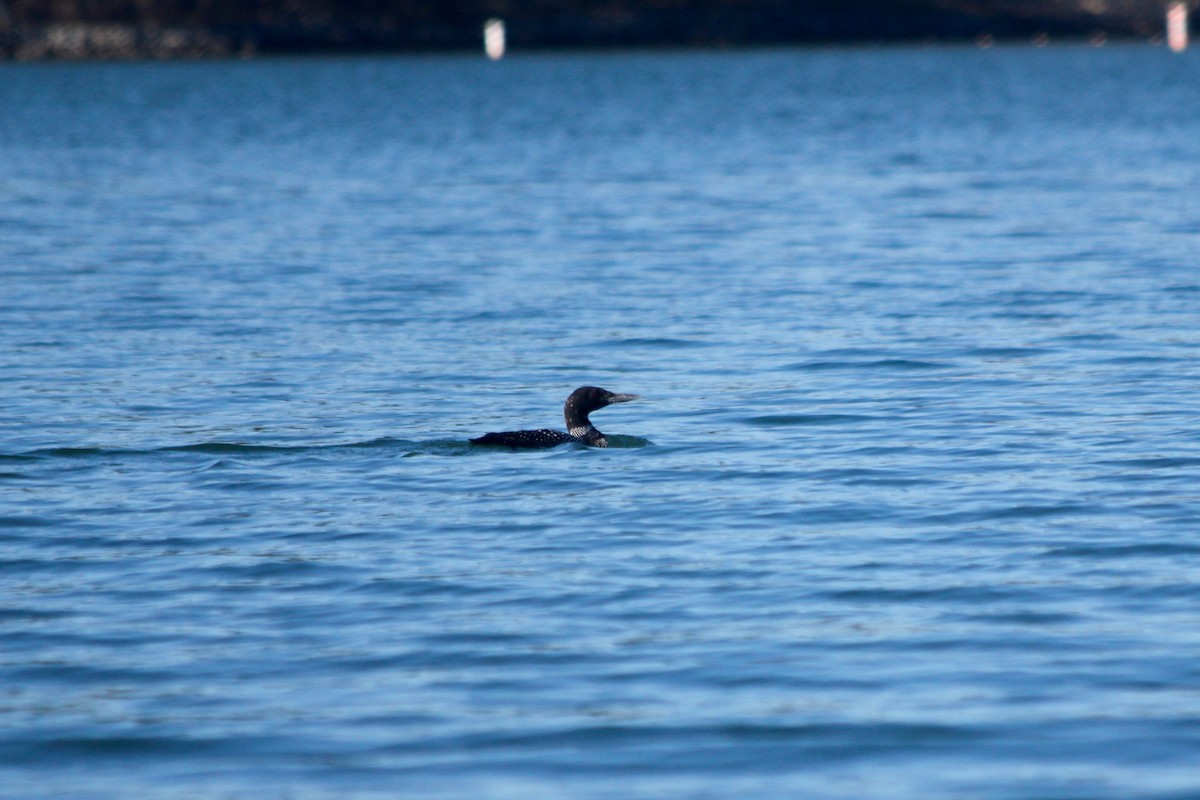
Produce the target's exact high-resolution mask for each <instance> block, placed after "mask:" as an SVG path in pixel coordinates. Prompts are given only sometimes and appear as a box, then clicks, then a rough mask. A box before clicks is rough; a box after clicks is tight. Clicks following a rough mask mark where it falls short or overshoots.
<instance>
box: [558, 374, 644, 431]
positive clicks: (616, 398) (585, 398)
mask: <svg viewBox="0 0 1200 800" xmlns="http://www.w3.org/2000/svg"><path fill="white" fill-rule="evenodd" d="M640 397H641V395H636V394H617V393H615V392H610V391H608V390H607V389H600V388H598V387H596V386H580V387H579V388H578V389H576V390H575V391H573V392H571V396H570V397H568V398H567V404H566V405H565V406H564V407H563V418H564V419H566V421H567V431H568V432H569V433H570V434H571V435H572V436H585V437H586V436H587V435H588V432H589V431H594V432H595V435H596V436H600V435H601V434H600V432H599V431H597V430H596V429H595V428H594V427H592V421H591V420H590V419H588V414H591V413H592V412H593V411H596V410H597V409H601V408H604V407H605V406H611V405H612V404H614V403H628V402H629V401H630V400H637V399H638V398H640Z"/></svg>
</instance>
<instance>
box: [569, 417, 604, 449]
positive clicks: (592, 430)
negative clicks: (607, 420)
mask: <svg viewBox="0 0 1200 800" xmlns="http://www.w3.org/2000/svg"><path fill="white" fill-rule="evenodd" d="M567 433H569V434H571V435H572V436H574V437H575V438H576V439H578V440H579V441H581V442H583V443H584V444H587V445H590V446H592V447H608V439H605V438H604V434H603V433H601V432H600V431H598V430H597V429H596V426H595V425H593V424H592V423H590V422H589V423H587V424H586V425H568V426H567Z"/></svg>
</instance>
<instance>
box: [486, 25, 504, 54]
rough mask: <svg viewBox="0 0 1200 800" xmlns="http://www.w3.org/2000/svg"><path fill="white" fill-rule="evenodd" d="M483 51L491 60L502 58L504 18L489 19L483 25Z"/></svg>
mask: <svg viewBox="0 0 1200 800" xmlns="http://www.w3.org/2000/svg"><path fill="white" fill-rule="evenodd" d="M483 51H484V52H485V53H487V57H488V58H490V59H491V60H492V61H499V60H500V59H502V58H504V20H502V19H495V18H493V19H489V20H488V21H487V24H485V25H484V26H483Z"/></svg>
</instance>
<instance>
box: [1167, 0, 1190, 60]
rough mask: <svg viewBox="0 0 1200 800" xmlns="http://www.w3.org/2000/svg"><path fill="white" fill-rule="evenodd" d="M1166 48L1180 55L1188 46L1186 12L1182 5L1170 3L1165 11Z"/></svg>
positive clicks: (1184, 5) (1185, 7)
mask: <svg viewBox="0 0 1200 800" xmlns="http://www.w3.org/2000/svg"><path fill="white" fill-rule="evenodd" d="M1167 46H1168V47H1170V48H1171V49H1172V50H1174V51H1175V52H1176V53H1182V52H1183V51H1184V50H1186V49H1187V46H1188V10H1187V5H1186V4H1184V3H1171V6H1170V7H1169V8H1168V9H1167Z"/></svg>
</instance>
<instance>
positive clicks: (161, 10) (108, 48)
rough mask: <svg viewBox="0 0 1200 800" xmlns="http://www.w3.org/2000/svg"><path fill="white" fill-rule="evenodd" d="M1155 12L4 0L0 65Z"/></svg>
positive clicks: (1004, 5) (705, 2) (991, 36)
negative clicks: (495, 30)
mask: <svg viewBox="0 0 1200 800" xmlns="http://www.w3.org/2000/svg"><path fill="white" fill-rule="evenodd" d="M1193 2H1195V0H1193ZM199 8H203V9H204V11H203V13H200V12H199V11H197V9H199ZM1163 13H1164V3H1163V2H1160V0H858V2H848V0H808V1H807V2H794V1H792V0H608V1H607V2H600V3H597V2H582V0H525V2H521V3H516V2H510V1H509V0H441V2H438V0H408V1H407V2H403V1H400V2H386V0H355V1H354V2H343V3H335V2H333V1H332V0H295V1H294V2H289V3H286V4H283V3H277V2H266V0H208V1H207V2H205V3H196V2H192V3H186V2H184V0H161V1H160V2H156V3H153V4H147V3H137V2H136V0H129V1H128V2H120V1H119V0H112V1H111V2H99V0H60V1H59V2H50V0H0V59H10V60H20V61H36V60H80V59H132V58H165V59H185V58H224V57H234V56H251V55H255V54H273V53H305V52H355V51H368V50H375V51H401V52H403V51H428V50H456V49H457V50H470V49H477V48H479V47H480V43H481V39H480V37H481V30H482V26H483V23H484V21H485V20H487V19H488V18H491V17H500V18H503V19H505V21H506V23H507V29H508V40H509V43H510V45H511V47H512V49H514V50H520V49H525V50H533V49H539V48H560V47H631V46H632V47H638V46H706V47H717V46H748V45H775V44H816V43H838V42H868V41H875V42H899V41H971V40H977V39H985V40H986V41H1004V40H1024V41H1030V40H1036V41H1043V42H1044V41H1046V40H1054V39H1089V38H1092V39H1094V38H1096V37H1098V36H1107V37H1111V38H1130V37H1138V38H1150V37H1154V36H1157V35H1158V34H1159V33H1160V32H1161V30H1162V15H1163Z"/></svg>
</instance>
